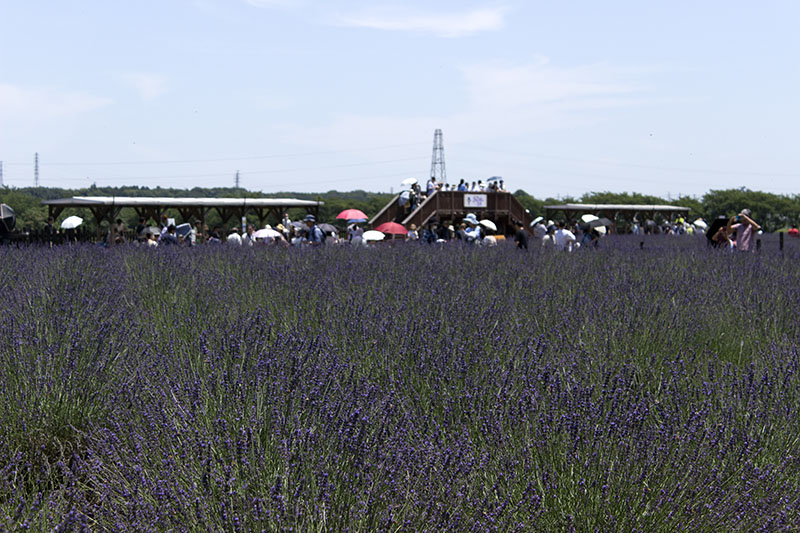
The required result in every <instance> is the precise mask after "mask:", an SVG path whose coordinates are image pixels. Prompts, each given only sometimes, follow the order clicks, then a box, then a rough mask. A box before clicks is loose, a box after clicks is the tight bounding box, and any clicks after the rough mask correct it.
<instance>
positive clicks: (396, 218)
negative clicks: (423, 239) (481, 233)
mask: <svg viewBox="0 0 800 533" xmlns="http://www.w3.org/2000/svg"><path fill="white" fill-rule="evenodd" d="M465 195H480V196H485V197H486V198H485V200H486V202H485V205H486V207H482V208H473V207H465ZM399 198H400V196H399V195H397V196H395V197H394V198H392V200H391V201H390V202H389V203H388V204H386V206H385V207H384V208H383V209H382V210H381V211H380V212H379V213H378V214H377V215H375V217H373V218H372V220H370V221H369V223H370V225H371V226H372V227H373V228H374V227H377V226H379V225H381V224H383V223H384V222H398V223H400V224H402V225H403V226H405V227H406V228H408V227H410V226H411V224H416V226H417V227H418V228H421V227H423V226H424V225H425V224H427V223H429V222H430V221H431V220H433V219H436V220H437V221H439V222H447V223H448V224H453V226H455V227H456V228H457V227H458V224H459V223H461V221H462V219H463V218H464V217H465V216H466V215H467V213H475V216H477V217H478V219H479V220H480V219H484V218H486V219H489V220H491V221H492V222H494V223H495V224H497V232H498V233H499V234H510V233H513V232H514V231H516V228H514V227H513V224H512V222H513V221H515V220H520V221H522V222H523V224H525V228H526V229H527V230H528V231H529V232H530V231H531V228H530V223H531V222H532V221H533V215H531V214H530V213H528V212H527V211H525V208H524V207H522V204H521V203H519V200H517V199H516V198H515V197H514V195H513V194H511V193H508V192H482V193H468V192H459V191H436V192H434V193H433V194H432V195H430V196H429V197H427V198H426V199H425V200H424V201H423V202H422V203H421V204H419V205H418V206H417V208H416V209H415V210H414V211H412V212H410V213H409V212H408V211H407V210H406V209H405V208H404V207H400V205H399Z"/></svg>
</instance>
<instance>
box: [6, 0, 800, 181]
mask: <svg viewBox="0 0 800 533" xmlns="http://www.w3.org/2000/svg"><path fill="white" fill-rule="evenodd" d="M798 20H800V2H796V1H789V0H786V1H772V0H765V1H763V2H750V1H747V2H745V1H739V0H734V1H727V2H722V1H715V0H709V1H705V2H685V1H681V0H678V1H672V2H640V1H619V0H610V1H606V2H588V1H577V0H576V1H565V2H533V1H528V2H522V1H506V2H503V1H497V2H496V1H491V0H490V1H485V2H484V1H477V2H463V1H462V2H456V1H449V0H445V1H439V2H416V1H406V2H394V3H392V2H382V1H370V2H366V1H364V2H349V1H348V2H345V1H342V2H324V3H323V2H313V1H310V0H307V1H303V0H296V1H295V0H161V1H151V0H142V1H137V2H109V1H84V2H70V1H64V2H60V1H55V0H51V1H39V0H16V1H15V0H0V160H2V161H3V162H4V163H3V171H4V172H3V174H4V176H3V177H4V183H5V184H6V185H11V186H29V185H32V184H33V154H34V152H38V153H39V157H40V184H41V185H44V186H62V187H81V186H88V185H90V184H91V183H97V184H98V185H146V186H156V185H161V186H166V187H180V188H190V187H194V186H231V185H233V183H234V175H235V173H236V171H237V170H238V171H239V172H240V178H241V184H242V186H244V187H246V188H248V189H251V190H262V191H265V192H273V191H309V192H310V191H327V190H330V189H338V190H352V189H357V188H358V189H366V190H371V191H387V192H388V191H390V190H394V191H397V189H398V188H399V183H400V182H401V181H402V180H404V179H406V178H408V177H416V178H418V179H420V180H424V179H425V178H426V177H427V176H428V175H429V173H430V166H431V150H432V143H433V133H434V130H435V129H436V128H441V129H442V130H443V134H444V135H443V136H444V147H445V162H446V168H447V176H448V181H451V182H453V181H456V182H457V181H458V180H459V179H460V178H466V179H468V180H470V181H472V180H477V179H485V178H487V177H489V176H494V175H501V176H503V177H504V178H505V180H506V183H507V186H508V187H509V188H510V189H512V190H516V189H519V188H522V189H525V190H526V191H528V192H530V193H531V194H534V195H535V196H537V197H546V196H554V197H560V196H567V195H572V196H579V195H580V194H582V193H585V192H589V191H618V192H623V191H631V192H634V191H635V192H641V193H648V194H656V195H660V196H664V197H667V196H670V197H675V196H677V195H679V194H688V195H696V196H699V195H702V194H703V193H705V192H707V191H708V190H710V189H721V188H733V187H748V188H750V189H754V190H764V191H770V192H775V193H781V194H795V193H797V192H799V191H798V188H797V183H800V181H799V179H800V149H798V140H800V135H798V128H799V127H800V126H799V125H800V105H798V98H799V96H798V95H800V69H798V68H797V67H798V59H797V54H798V51H800V32H798V31H797V21H798Z"/></svg>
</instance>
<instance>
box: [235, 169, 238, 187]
mask: <svg viewBox="0 0 800 533" xmlns="http://www.w3.org/2000/svg"><path fill="white" fill-rule="evenodd" d="M234 183H236V188H237V189H238V188H239V171H238V170H237V171H236V179H235V181H234Z"/></svg>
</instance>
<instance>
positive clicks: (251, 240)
mask: <svg viewBox="0 0 800 533" xmlns="http://www.w3.org/2000/svg"><path fill="white" fill-rule="evenodd" d="M255 233H256V229H255V228H254V227H253V225H252V224H248V225H247V233H245V235H244V237H242V244H246V245H247V246H255V244H256V237H255Z"/></svg>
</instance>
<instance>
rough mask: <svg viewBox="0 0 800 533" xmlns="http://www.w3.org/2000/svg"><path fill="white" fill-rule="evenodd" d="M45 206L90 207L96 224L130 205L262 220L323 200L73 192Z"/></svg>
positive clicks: (140, 210) (143, 212) (156, 213)
mask: <svg viewBox="0 0 800 533" xmlns="http://www.w3.org/2000/svg"><path fill="white" fill-rule="evenodd" d="M42 204H43V205H46V206H48V210H49V214H50V216H52V217H53V218H58V216H59V215H60V214H61V212H62V211H63V210H64V209H65V208H67V207H82V208H87V209H89V210H90V211H91V212H92V214H93V215H94V217H95V220H96V221H97V224H98V225H100V223H101V222H102V221H103V220H104V219H107V220H109V221H110V222H113V220H114V219H115V218H116V217H117V216H118V215H119V212H120V210H121V209H122V208H123V207H132V208H133V209H134V210H135V211H136V213H137V214H138V215H139V216H140V217H145V218H147V219H150V218H152V219H153V220H155V221H158V220H160V218H161V215H162V214H163V213H164V212H165V211H166V210H167V209H171V208H172V209H177V210H178V212H179V213H180V215H181V217H182V218H183V220H184V221H190V220H191V219H198V220H200V221H202V222H205V218H206V214H207V213H208V212H209V211H210V210H211V209H214V210H216V211H217V213H218V214H219V216H220V218H221V219H222V222H223V223H225V222H227V221H228V220H229V219H230V218H231V217H232V216H235V215H238V216H239V217H243V216H245V214H247V213H248V212H253V213H255V214H256V215H257V216H258V218H259V221H260V222H262V223H263V221H264V220H265V219H266V218H267V217H268V216H269V215H270V214H273V215H275V217H276V218H277V219H278V220H280V219H281V215H282V213H283V211H285V210H286V209H292V208H303V209H305V210H306V211H307V212H308V213H313V214H315V215H316V214H318V213H319V206H321V205H324V202H318V201H315V200H298V199H295V198H171V197H146V196H73V197H72V198H59V199H56V200H42Z"/></svg>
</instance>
